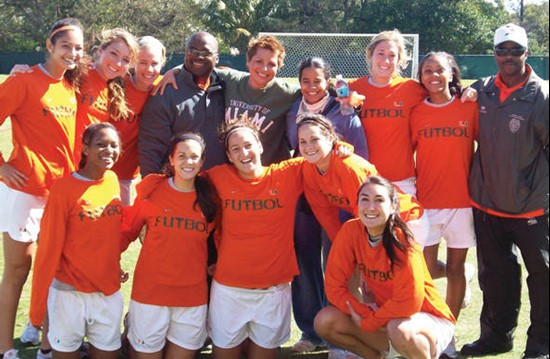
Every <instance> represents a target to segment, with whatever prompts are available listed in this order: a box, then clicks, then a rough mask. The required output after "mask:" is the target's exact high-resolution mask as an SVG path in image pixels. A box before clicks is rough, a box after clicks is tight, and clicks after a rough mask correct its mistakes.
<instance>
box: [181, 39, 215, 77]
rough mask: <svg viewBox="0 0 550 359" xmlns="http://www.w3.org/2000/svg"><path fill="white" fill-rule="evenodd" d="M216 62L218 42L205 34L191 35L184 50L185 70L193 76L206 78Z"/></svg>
mask: <svg viewBox="0 0 550 359" xmlns="http://www.w3.org/2000/svg"><path fill="white" fill-rule="evenodd" d="M217 62H218V42H217V41H216V38H214V36H212V35H210V34H209V33H206V32H199V33H196V34H193V35H192V36H191V38H190V39H189V41H187V44H186V48H185V59H184V64H185V68H186V69H187V70H189V71H190V72H191V73H192V74H193V75H195V76H200V77H208V76H210V74H211V73H212V70H213V69H214V66H216V63H217Z"/></svg>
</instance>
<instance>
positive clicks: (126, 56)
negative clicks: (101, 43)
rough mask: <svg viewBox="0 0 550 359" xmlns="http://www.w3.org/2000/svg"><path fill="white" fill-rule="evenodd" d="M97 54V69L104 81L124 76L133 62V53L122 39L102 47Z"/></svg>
mask: <svg viewBox="0 0 550 359" xmlns="http://www.w3.org/2000/svg"><path fill="white" fill-rule="evenodd" d="M97 53H98V55H99V56H98V58H97V61H96V63H95V65H96V69H97V72H98V73H99V75H100V76H101V77H102V78H103V79H104V80H112V79H114V78H115V77H121V76H124V74H125V73H126V71H128V67H129V66H130V62H131V61H132V51H131V50H130V48H129V47H128V45H127V44H126V42H124V40H122V39H121V38H119V39H116V40H114V41H112V42H111V43H110V44H108V45H106V46H105V47H100V48H99V49H98V52H97Z"/></svg>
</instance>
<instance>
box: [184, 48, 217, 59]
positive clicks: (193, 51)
mask: <svg viewBox="0 0 550 359" xmlns="http://www.w3.org/2000/svg"><path fill="white" fill-rule="evenodd" d="M188 52H189V53H190V54H191V55H193V56H197V57H210V56H214V55H217V54H218V53H217V52H210V51H208V50H204V51H201V50H197V49H189V50H188Z"/></svg>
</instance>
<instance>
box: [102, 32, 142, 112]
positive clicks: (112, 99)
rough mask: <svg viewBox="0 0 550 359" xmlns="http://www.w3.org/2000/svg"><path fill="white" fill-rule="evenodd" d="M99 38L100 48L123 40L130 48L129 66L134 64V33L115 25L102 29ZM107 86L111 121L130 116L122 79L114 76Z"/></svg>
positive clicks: (135, 55)
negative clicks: (108, 28)
mask: <svg viewBox="0 0 550 359" xmlns="http://www.w3.org/2000/svg"><path fill="white" fill-rule="evenodd" d="M99 40H100V44H99V48H101V49H106V48H107V47H108V46H109V45H111V44H112V43H114V42H115V41H118V40H122V41H124V43H125V44H126V45H127V46H128V49H130V67H132V66H133V65H134V63H135V61H136V57H137V53H138V51H139V47H138V43H137V40H136V38H135V36H134V35H132V34H130V33H129V32H128V31H126V30H124V29H121V28H118V27H117V28H114V29H110V30H103V31H102V32H101V35H100V37H99ZM107 86H108V88H109V104H108V108H107V110H108V112H109V116H110V117H111V119H112V120H113V121H121V120H123V119H125V118H128V117H130V115H131V114H132V111H131V110H130V108H129V107H128V105H127V103H126V98H125V97H126V95H125V93H126V91H125V85H124V79H123V78H122V77H115V78H114V79H111V80H109V81H107Z"/></svg>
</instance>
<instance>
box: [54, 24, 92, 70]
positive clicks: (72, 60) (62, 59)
mask: <svg viewBox="0 0 550 359" xmlns="http://www.w3.org/2000/svg"><path fill="white" fill-rule="evenodd" d="M46 48H47V50H48V54H49V56H48V63H50V64H52V65H53V67H54V68H55V69H56V70H58V71H57V72H61V73H63V72H64V71H66V70H72V69H74V68H76V66H77V64H78V61H79V60H80V59H81V58H82V56H83V55H84V35H83V34H82V31H81V30H80V29H78V28H75V29H71V30H66V31H63V32H60V33H59V34H56V35H55V36H54V38H53V39H52V40H48V41H47V42H46Z"/></svg>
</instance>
